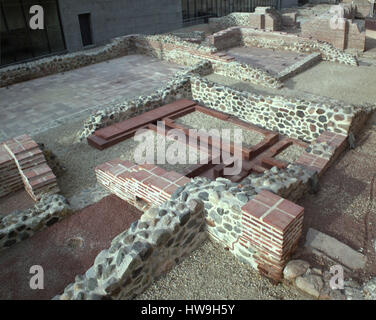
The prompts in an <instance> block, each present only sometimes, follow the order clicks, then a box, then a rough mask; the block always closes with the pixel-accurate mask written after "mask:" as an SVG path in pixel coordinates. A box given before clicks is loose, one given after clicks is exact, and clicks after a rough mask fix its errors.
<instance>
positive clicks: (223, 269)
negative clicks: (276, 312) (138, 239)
mask: <svg viewBox="0 0 376 320" xmlns="http://www.w3.org/2000/svg"><path fill="white" fill-rule="evenodd" d="M136 299H137V300H173V299H175V300H197V299H201V300H215V299H217V300H266V299H268V300H303V299H309V298H308V297H306V296H304V295H303V294H301V293H300V292H298V291H297V290H295V289H293V288H288V287H285V286H284V285H282V284H279V285H273V284H272V283H271V282H270V281H269V280H267V279H266V278H265V277H262V276H260V275H259V274H258V273H257V271H255V270H253V269H251V268H250V267H248V266H246V265H245V264H242V263H241V262H239V261H238V260H237V259H236V258H235V256H233V254H232V253H230V252H229V251H226V250H225V249H224V248H223V247H221V246H220V245H219V244H217V243H215V242H212V241H211V240H207V241H206V242H205V243H204V244H203V245H202V246H201V247H200V248H198V249H197V250H195V251H194V252H193V253H191V255H189V256H188V257H186V258H185V259H184V260H183V261H182V262H181V263H180V264H178V265H177V266H175V267H174V268H173V269H172V270H171V271H169V272H168V273H167V274H166V275H164V276H161V277H160V278H159V279H158V280H157V281H154V283H153V284H152V285H151V286H150V287H149V288H148V289H147V290H146V291H145V292H144V293H142V294H141V295H139V296H138V297H136Z"/></svg>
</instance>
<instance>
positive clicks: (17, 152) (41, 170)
mask: <svg viewBox="0 0 376 320" xmlns="http://www.w3.org/2000/svg"><path fill="white" fill-rule="evenodd" d="M3 146H4V149H5V150H6V151H7V152H8V155H9V156H10V157H11V158H12V159H13V161H14V163H15V165H16V167H17V169H18V174H19V176H20V177H21V179H22V182H23V185H24V186H25V189H26V191H27V192H28V193H29V195H30V196H31V198H32V199H33V200H34V201H38V200H39V199H40V197H41V196H42V194H46V193H57V192H58V191H59V189H58V187H57V181H56V177H55V175H54V174H53V172H52V170H51V168H50V167H49V166H48V165H47V162H46V159H45V157H44V155H43V152H42V151H41V150H40V149H39V147H38V144H37V143H36V142H35V141H33V140H32V139H31V138H30V137H29V136H28V135H22V136H19V137H17V138H13V139H11V140H8V141H6V142H5V143H4V144H3Z"/></svg>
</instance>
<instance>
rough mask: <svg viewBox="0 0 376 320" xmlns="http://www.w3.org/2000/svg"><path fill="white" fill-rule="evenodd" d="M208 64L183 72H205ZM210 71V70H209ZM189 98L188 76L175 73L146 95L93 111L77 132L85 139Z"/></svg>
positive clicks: (189, 85)
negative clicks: (145, 113)
mask: <svg viewBox="0 0 376 320" xmlns="http://www.w3.org/2000/svg"><path fill="white" fill-rule="evenodd" d="M208 68H209V69H210V68H211V66H210V64H207V63H206V64H205V63H201V64H199V65H197V66H195V67H193V68H190V69H187V71H185V72H200V73H202V74H207V73H206V72H208V71H206V70H207V69H208ZM209 73H210V72H209ZM182 98H185V99H191V98H192V96H191V84H190V81H189V77H188V76H187V75H185V74H184V73H182V74H178V75H176V77H174V78H173V79H171V80H170V81H169V82H168V83H167V84H166V85H165V86H163V87H162V88H160V89H158V90H156V91H155V92H154V93H152V94H150V95H147V96H140V97H137V98H135V99H131V100H127V101H124V102H119V103H116V104H111V105H109V106H107V107H106V108H103V109H101V110H98V111H96V112H94V113H93V114H92V115H91V116H90V117H89V119H87V120H86V121H85V122H84V128H83V130H82V132H81V133H80V134H79V139H80V140H83V139H86V138H87V137H88V136H90V135H91V134H93V133H94V132H95V130H98V129H100V128H103V127H106V126H109V125H111V124H114V123H116V122H120V121H123V120H126V119H129V118H131V117H134V116H136V115H139V114H141V113H144V112H146V111H149V110H152V109H154V108H157V107H160V106H162V105H165V104H168V103H171V102H173V101H176V100H179V99H182Z"/></svg>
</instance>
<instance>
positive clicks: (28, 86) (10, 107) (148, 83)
mask: <svg viewBox="0 0 376 320" xmlns="http://www.w3.org/2000/svg"><path fill="white" fill-rule="evenodd" d="M180 69H181V68H180V67H179V66H176V65H174V64H172V63H166V62H161V61H159V60H157V59H155V58H151V57H148V56H142V55H129V56H125V57H122V58H118V59H113V60H110V61H107V62H101V63H97V64H94V65H90V66H87V67H83V68H80V69H76V70H72V71H68V72H65V73H59V74H55V75H51V76H47V77H44V78H39V79H35V80H30V81H26V82H22V83H18V84H15V85H12V86H9V87H8V88H7V87H4V88H0V96H1V101H0V108H1V110H2V111H3V113H2V116H1V119H0V141H2V140H5V139H8V138H11V137H14V136H17V135H20V134H23V133H30V132H32V131H34V130H36V129H38V128H39V127H41V126H43V125H46V124H48V123H49V122H50V121H53V120H56V119H58V118H62V117H64V116H67V115H71V114H73V113H76V112H79V111H82V110H83V109H87V108H89V107H94V106H100V105H103V104H107V103H110V102H112V101H114V100H118V99H124V98H126V97H133V96H139V95H142V94H147V93H150V92H152V91H154V90H155V89H156V88H159V87H160V86H161V84H162V83H163V82H165V81H167V80H168V79H169V78H170V77H171V76H172V75H173V74H174V73H175V72H176V71H178V70H180Z"/></svg>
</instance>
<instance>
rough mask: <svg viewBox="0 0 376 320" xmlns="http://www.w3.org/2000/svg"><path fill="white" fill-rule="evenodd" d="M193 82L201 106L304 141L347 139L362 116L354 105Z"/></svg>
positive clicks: (196, 98) (206, 81)
mask: <svg viewBox="0 0 376 320" xmlns="http://www.w3.org/2000/svg"><path fill="white" fill-rule="evenodd" d="M191 82H192V84H191V89H192V97H193V100H194V101H196V102H197V103H198V104H200V105H202V106H205V107H208V108H212V109H215V110H218V111H222V112H225V113H228V114H231V115H234V116H236V117H238V118H239V119H241V120H244V121H246V122H249V123H252V124H255V125H259V126H261V127H263V128H266V129H269V130H272V131H276V132H280V133H281V134H284V135H287V136H288V137H291V138H298V139H301V140H304V141H313V140H314V139H316V138H317V137H318V136H319V134H320V133H322V132H323V131H325V130H330V131H332V132H335V133H342V134H344V135H346V136H347V134H348V132H349V129H350V126H351V124H352V120H353V117H354V115H355V114H357V113H358V112H363V111H362V108H359V107H355V106H352V105H349V106H345V107H343V106H333V105H329V104H322V103H316V102H314V101H307V100H302V99H298V98H289V97H284V96H261V95H258V94H253V93H248V92H240V91H237V90H234V89H231V88H228V87H224V86H221V85H218V84H215V83H213V82H210V81H208V80H206V79H202V78H199V77H192V78H191Z"/></svg>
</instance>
